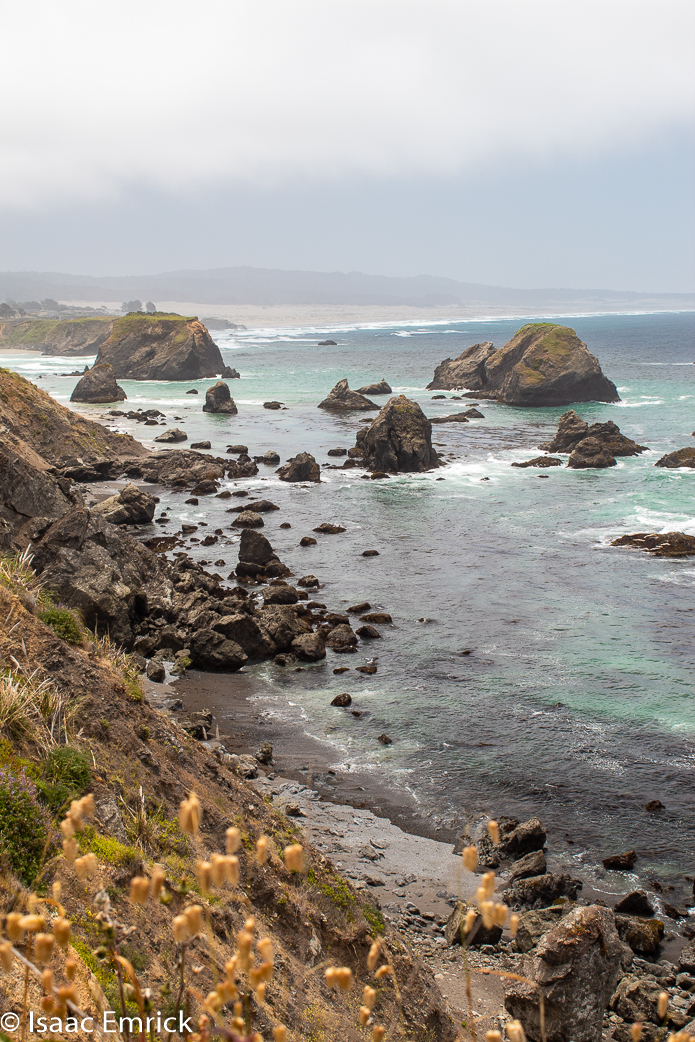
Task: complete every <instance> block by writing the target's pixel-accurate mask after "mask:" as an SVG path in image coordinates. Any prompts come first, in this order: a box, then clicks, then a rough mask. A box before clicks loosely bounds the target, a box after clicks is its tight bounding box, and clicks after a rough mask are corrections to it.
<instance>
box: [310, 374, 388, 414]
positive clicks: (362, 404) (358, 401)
mask: <svg viewBox="0 0 695 1042" xmlns="http://www.w3.org/2000/svg"><path fill="white" fill-rule="evenodd" d="M379 393H381V392H379ZM386 393H387V394H388V392H386ZM319 409H331V410H334V411H336V412H341V411H342V412H345V411H347V410H349V409H378V405H375V404H374V402H370V401H369V398H365V397H364V395H363V394H360V392H359V391H351V390H350V388H349V387H348V382H347V380H338V383H337V384H336V385H335V387H334V388H333V390H332V391H331V392H330V393H329V395H328V397H327V398H324V399H323V401H322V402H319Z"/></svg>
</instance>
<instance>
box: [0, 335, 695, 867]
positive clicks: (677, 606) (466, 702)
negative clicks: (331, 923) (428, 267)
mask: <svg viewBox="0 0 695 1042" xmlns="http://www.w3.org/2000/svg"><path fill="white" fill-rule="evenodd" d="M563 321H564V322H565V324H567V325H571V326H573V328H575V329H576V330H577V332H578V334H579V335H580V337H581V338H582V339H583V340H584V341H585V342H586V343H587V345H588V347H589V349H590V350H591V351H592V352H593V353H595V354H596V355H598V357H599V359H600V362H601V365H602V367H603V370H604V372H605V373H606V374H607V375H608V376H609V377H610V378H611V379H613V380H614V381H615V383H616V384H617V386H618V389H619V393H620V396H621V399H622V401H621V402H620V403H619V404H616V405H600V404H591V405H586V406H578V407H577V411H578V412H579V414H580V415H581V416H583V417H584V418H585V419H587V420H588V421H589V422H592V421H594V420H607V419H611V420H614V421H615V422H616V423H617V424H618V425H619V427H620V429H621V430H622V431H623V432H624V433H625V434H627V435H628V436H630V437H632V438H635V439H636V440H637V441H638V442H640V443H641V444H645V445H648V446H649V451H648V452H645V453H644V454H643V455H642V456H641V457H639V458H635V459H624V460H620V461H619V464H618V466H617V467H615V468H612V469H610V470H605V471H593V472H592V471H585V472H573V471H568V470H566V469H564V468H562V469H560V468H558V469H554V470H550V471H546V472H545V473H546V474H547V475H548V476H547V479H543V480H541V479H540V478H539V475H538V472H537V471H535V470H532V469H528V470H519V469H515V468H512V467H511V466H510V464H511V462H512V461H514V460H523V459H528V458H530V456H532V455H535V454H537V453H536V449H537V446H538V444H539V443H540V442H542V441H545V440H548V439H549V438H550V437H551V436H552V432H553V430H554V428H555V426H556V423H557V418H558V416H559V415H560V414H561V413H562V412H563V411H564V410H563V409H556V408H549V409H532V410H522V409H515V408H510V407H507V406H500V405H495V404H493V403H488V402H483V403H481V411H482V412H483V413H484V415H485V418H484V419H482V420H477V421H474V422H472V423H470V424H466V425H458V424H455V425H441V426H437V427H435V428H434V434H433V437H434V441H435V442H436V443H441V444H440V445H439V446H438V447H439V450H440V452H444V453H452V454H453V456H454V457H455V458H454V459H452V460H451V461H450V462H447V464H446V466H445V467H444V468H442V469H441V470H439V471H436V472H433V473H431V474H426V475H412V476H407V475H404V476H400V477H397V478H394V479H392V480H389V481H377V482H372V481H365V480H362V479H361V478H360V473H359V472H355V471H348V472H343V471H332V470H326V469H324V470H323V478H324V480H323V481H322V483H321V485H320V486H318V487H312V488H300V487H297V486H287V485H283V484H282V483H280V482H278V481H277V479H276V477H275V474H274V473H273V470H272V469H270V468H268V469H267V473H264V474H260V475H259V476H258V477H257V478H255V479H249V480H248V481H246V482H240V483H239V486H240V487H242V486H246V487H248V488H249V490H250V491H251V492H254V491H262V492H263V494H264V496H267V497H268V498H270V499H273V500H274V501H275V502H277V503H278V504H279V505H280V507H281V510H280V511H278V512H276V513H275V514H274V515H273V516H271V517H269V515H265V517H266V528H265V533H266V534H267V535H268V536H269V538H270V539H271V541H272V543H273V545H274V546H275V547H276V549H277V551H278V553H279V555H280V556H281V558H282V559H284V560H286V561H287V562H288V564H290V566H291V567H292V568H293V570H294V572H295V573H296V574H297V575H302V574H304V573H306V572H312V573H314V574H316V575H318V576H319V577H320V579H321V580H322V583H324V584H325V588H324V589H323V590H322V591H321V595H320V599H322V600H325V601H326V603H328V604H329V605H330V606H331V607H334V608H338V607H340V606H341V605H342V606H345V605H347V604H352V603H354V602H355V601H359V600H364V599H366V600H369V601H370V602H371V603H372V605H373V606H375V607H383V608H384V609H385V610H388V611H389V612H391V614H392V615H393V619H394V626H393V628H392V629H391V628H389V627H382V628H381V629H382V632H383V639H382V640H381V641H377V642H375V643H374V644H372V645H370V646H369V647H367V648H366V650H365V651H364V652H362V651H361V652H360V653H359V654H357V655H353V656H335V655H332V654H331V653H329V658H328V660H327V661H326V663H323V664H318V665H316V666H312V667H310V668H308V669H307V670H306V671H305V672H304V673H298V674H295V673H293V672H291V671H283V670H282V669H281V668H279V667H276V666H275V665H273V664H262V665H260V666H256V667H253V670H254V671H255V672H257V673H258V674H259V675H261V676H263V677H264V678H266V679H267V680H268V681H269V683H270V685H271V688H270V690H271V691H272V694H271V695H269V696H267V697H266V698H264V706H263V708H264V710H265V712H266V713H267V714H268V715H269V716H270V717H272V716H273V715H277V714H279V715H281V716H282V717H283V719H285V720H287V719H289V720H293V721H295V722H296V726H297V727H301V728H303V729H305V730H307V731H309V732H310V733H311V734H313V735H316V736H317V737H320V738H324V739H329V740H330V741H331V742H332V743H333V745H334V747H335V760H336V764H341V765H343V766H344V765H346V764H348V763H349V764H350V765H351V767H352V769H354V768H356V767H358V768H362V769H365V770H369V771H374V772H378V774H379V776H380V777H383V778H385V779H387V780H390V781H392V782H394V783H395V784H398V785H402V786H406V787H407V788H408V789H409V790H410V791H411V792H412V793H414V794H415V796H416V797H417V799H418V800H419V801H420V803H421V806H422V808H423V810H424V811H426V812H427V813H429V814H430V815H431V816H432V817H433V818H435V819H438V820H440V821H441V822H442V823H443V824H452V825H453V824H456V825H459V824H461V823H462V822H463V821H464V820H469V819H470V818H475V817H476V815H477V814H479V813H483V812H492V813H494V814H503V813H508V814H514V815H516V816H521V815H528V814H530V813H538V814H539V816H540V817H541V818H542V819H543V820H544V821H545V822H547V823H548V824H549V825H550V826H551V828H552V831H553V845H554V849H559V850H562V851H564V852H565V855H564V856H566V858H567V859H568V860H574V861H576V860H583V861H584V862H585V863H586V864H587V865H594V864H595V863H596V861H597V859H599V858H600V857H601V856H605V855H606V854H607V853H612V852H615V851H616V850H618V849H627V848H629V847H633V846H634V847H635V849H636V850H637V851H638V854H639V855H640V861H639V862H638V866H637V867H638V869H639V870H640V872H641V873H642V874H647V875H649V873H651V874H652V875H654V874H660V875H663V874H669V873H675V872H678V871H688V870H690V869H691V852H692V850H693V846H694V841H695V784H694V777H695V776H694V768H695V755H694V754H695V697H694V696H693V679H692V678H693V665H694V660H695V647H694V643H693V626H694V624H695V597H694V594H695V561H694V560H680V561H678V560H676V561H673V560H658V559H651V558H650V557H648V556H647V555H645V554H640V553H638V552H636V551H632V550H628V549H617V548H614V547H611V546H610V541H611V539H614V538H615V537H616V536H618V535H620V534H622V533H625V532H631V531H640V530H642V531H643V530H652V531H653V530H655V531H668V530H672V529H680V530H682V531H686V532H690V533H692V534H695V504H694V502H693V489H694V485H693V483H694V482H695V472H692V471H666V470H661V469H655V468H654V462H655V461H656V460H657V459H658V458H659V457H660V456H661V455H662V454H663V453H664V452H667V451H670V450H672V449H675V448H681V447H683V446H685V445H690V444H692V443H693V438H692V432H693V431H694V430H695V409H694V408H693V403H694V401H695V366H693V364H692V363H693V360H695V338H694V335H693V334H694V333H695V316H694V315H693V314H661V315H622V316H621V315H610V316H591V317H577V318H572V319H570V318H565V319H564V320H563ZM522 324H523V321H522V320H518V319H517V320H493V321H476V322H466V323H457V324H451V325H448V324H438V325H431V326H426V325H421V326H417V325H412V324H411V325H404V326H400V327H388V328H369V329H356V328H354V327H351V328H342V329H341V328H335V329H333V330H329V329H326V328H322V329H320V330H295V331H291V332H289V333H288V332H287V331H282V330H276V331H253V330H252V331H248V332H247V333H243V334H240V335H231V334H229V335H227V334H225V335H223V336H219V337H217V338H216V339H217V340H218V343H219V344H220V347H221V349H222V353H223V355H224V356H225V361H226V362H228V363H229V364H231V365H234V366H235V367H236V368H237V369H238V370H239V371H240V373H241V374H242V379H241V380H239V381H233V382H232V383H231V388H232V393H233V395H234V398H235V400H236V402H237V404H238V406H239V415H238V416H237V417H233V418H225V417H215V416H207V415H204V414H203V413H202V412H201V411H200V410H201V407H202V404H203V398H202V395H203V393H204V389H205V387H206V386H208V385H209V383H210V381H203V382H201V383H199V384H190V385H189V384H186V385H185V386H183V385H174V384H156V383H139V384H135V383H130V382H127V381H125V382H123V386H124V388H125V390H126V392H127V393H128V397H129V403H128V404H129V405H131V406H132V407H137V406H140V405H142V406H143V407H147V406H149V405H156V406H157V407H159V408H162V409H163V410H164V411H165V412H166V414H167V421H168V422H170V423H171V425H172V426H173V425H183V426H185V428H186V430H187V431H188V433H189V438H190V440H191V441H196V440H199V439H203V438H209V439H210V440H211V441H212V450H213V452H217V453H223V452H224V449H225V447H226V445H227V444H228V443H229V442H239V441H242V442H244V443H246V444H247V445H249V448H250V450H251V452H252V454H260V453H262V452H265V451H266V450H267V449H269V448H274V449H277V450H278V451H279V452H280V454H281V456H282V457H283V459H284V458H287V457H289V456H290V455H294V454H295V453H296V452H299V451H302V450H307V451H310V452H312V453H313V454H314V455H315V456H316V458H317V460H318V461H319V462H320V463H321V465H322V467H324V468H325V465H326V464H327V463H330V462H331V459H330V457H327V456H326V450H327V449H329V448H331V447H334V446H339V445H342V446H344V447H349V446H351V445H352V444H354V437H355V433H356V431H357V430H358V429H359V428H360V427H361V426H363V425H364V422H365V421H364V417H360V416H359V415H354V416H352V417H350V418H345V417H343V418H341V417H334V416H331V415H328V414H326V413H325V412H324V411H323V410H319V409H317V408H316V404H317V403H318V402H319V401H320V400H321V398H323V397H324V396H325V394H326V393H327V392H328V390H330V388H331V387H332V386H333V384H334V383H335V382H336V381H337V380H338V379H340V378H341V377H343V376H347V377H348V379H349V382H350V385H351V386H352V387H358V386H360V385H361V384H362V383H366V382H372V381H374V380H377V379H379V378H380V377H382V376H384V377H386V379H387V380H388V381H389V383H390V384H391V386H392V387H393V388H394V391H396V392H403V393H405V394H407V395H408V396H409V397H412V398H415V399H416V400H418V401H419V402H420V403H421V404H422V405H423V408H425V411H426V412H427V414H428V415H430V416H433V415H436V414H437V413H438V412H439V413H441V412H443V411H445V412H452V411H455V410H456V409H457V408H458V403H456V402H454V403H453V405H452V403H451V402H432V401H431V400H430V399H431V395H432V393H433V392H428V391H426V390H425V384H426V383H427V382H428V381H429V380H431V378H432V374H433V370H434V367H435V365H436V364H438V363H439V362H440V361H441V360H442V359H443V358H445V357H447V356H449V357H455V356H456V355H458V354H459V353H460V352H461V351H462V350H463V349H464V348H465V347H467V346H469V345H470V344H472V343H476V342H479V341H482V340H492V341H493V342H494V343H495V345H496V346H501V345H502V344H503V343H505V341H506V340H507V339H509V337H510V335H511V334H512V333H513V332H514V331H515V330H516V329H517V328H519V326H521V325H522ZM326 336H331V337H332V339H334V340H336V341H338V346H337V347H328V348H319V347H317V346H316V345H317V341H318V340H320V339H324V338H325V337H326ZM4 364H8V360H7V356H6V360H5V362H4ZM9 364H11V365H12V367H13V368H16V369H18V370H19V371H21V372H22V373H24V374H25V375H29V376H38V375H40V374H42V375H43V379H42V380H41V382H40V384H39V386H43V387H44V388H45V389H46V390H48V391H49V392H50V393H53V394H55V396H56V397H58V399H59V400H61V401H64V402H66V403H67V399H68V397H69V393H70V391H71V390H72V387H73V386H74V382H75V380H74V378H71V379H69V380H68V379H66V378H65V377H57V376H56V375H54V374H56V373H58V372H69V371H71V370H73V369H75V368H76V362H75V360H74V359H70V360H67V359H45V358H38V357H35V356H28V355H26V354H25V353H17V354H15V355H13V356H12V359H11V361H9ZM78 364H79V365H80V366H81V365H83V364H84V360H79V362H78ZM189 386H191V387H192V386H196V387H197V388H198V389H199V390H200V391H201V394H200V395H198V396H197V397H195V396H186V395H185V394H184V393H183V392H184V390H185V389H187V388H188V387H189ZM449 397H450V395H449ZM269 399H278V400H280V401H282V402H284V403H285V404H286V405H287V407H288V408H287V410H286V411H281V412H269V411H267V410H264V409H263V408H262V402H263V401H264V400H269ZM382 401H383V399H382ZM90 411H91V412H92V413H93V412H94V411H95V407H90ZM103 411H104V412H106V411H107V407H105V408H104V410H103ZM174 416H180V417H182V418H183V420H182V421H175V422H174V420H173V417H174ZM120 429H128V430H131V431H132V432H133V433H135V435H136V436H137V437H139V438H141V439H142V440H146V439H148V438H152V437H154V435H156V434H157V433H158V430H157V428H144V427H142V426H141V425H137V424H129V423H126V424H125V425H122V426H121V428H120ZM338 462H341V461H338ZM262 470H266V468H262ZM442 477H443V478H444V479H445V480H444V481H439V480H437V479H438V478H442ZM483 479H488V480H483ZM162 506H167V507H171V508H172V509H171V516H172V517H174V518H175V519H176V520H181V521H187V522H188V521H194V522H195V521H200V520H202V519H205V520H206V521H207V523H208V524H209V526H210V529H213V528H215V527H222V528H224V529H225V531H229V523H230V517H229V515H228V514H226V513H225V512H224V511H225V501H220V500H216V499H209V500H203V501H201V506H200V508H195V507H185V506H184V505H183V503H182V497H181V496H178V497H176V496H175V495H173V494H170V493H164V494H163V496H162ZM284 520H289V521H290V522H291V524H292V529H291V530H281V529H280V528H279V525H280V523H281V522H282V521H284ZM322 521H332V522H340V523H341V524H343V525H345V526H346V528H347V531H346V533H345V534H343V535H340V536H326V537H318V538H319V544H318V545H317V546H316V547H311V548H308V549H300V548H299V546H298V542H299V538H300V537H301V536H302V535H305V534H309V533H310V532H311V530H312V529H313V528H314V527H315V526H316V525H317V524H319V523H320V522H322ZM230 535H231V533H230ZM232 538H234V539H236V536H232ZM371 548H374V549H378V550H379V553H380V556H379V557H376V558H367V559H365V558H362V557H361V552H362V550H363V549H371ZM192 552H194V553H195V556H197V557H198V558H199V559H200V558H203V555H204V553H205V551H204V550H203V549H202V548H200V549H198V550H195V551H192ZM207 553H208V555H210V554H212V555H214V556H213V557H210V556H208V558H204V559H207V560H209V561H210V562H211V563H212V562H213V561H214V560H215V559H217V558H224V559H225V561H226V568H228V569H229V570H231V568H232V567H233V565H234V563H235V561H236V552H235V548H234V547H233V546H226V547H224V546H223V547H222V548H221V549H220V548H219V547H215V548H212V549H209V550H208V551H207ZM226 568H225V569H222V568H220V569H219V570H220V572H221V573H222V572H223V573H224V574H227V570H226ZM423 618H426V619H428V620H429V621H427V622H422V621H418V620H420V619H423ZM466 649H470V650H471V652H472V653H471V654H470V655H468V656H465V657H462V656H461V655H460V652H461V651H462V650H466ZM372 656H373V657H375V658H377V660H378V672H377V674H376V675H375V676H371V677H363V676H361V675H359V674H356V673H355V672H354V669H351V672H350V673H348V674H345V676H343V677H335V676H334V675H333V673H332V669H333V667H334V666H336V665H348V666H350V667H354V665H357V664H360V663H362V662H365V661H367V660H368V659H369V658H371V657H372ZM229 683H230V684H233V683H234V679H233V678H230V680H229ZM343 690H345V691H350V692H351V693H352V695H353V698H354V701H355V705H356V707H357V708H358V709H360V710H363V711H364V712H363V716H362V717H361V718H359V719H355V718H354V717H352V716H351V715H350V714H344V713H343V712H342V711H337V710H335V709H332V708H330V707H329V702H330V700H331V698H332V697H333V696H334V695H335V694H336V693H337V692H338V691H343ZM382 731H386V732H387V733H388V734H389V735H390V737H391V738H392V739H393V745H391V746H389V747H383V746H381V745H380V744H379V743H378V742H377V741H376V736H377V735H379V734H381V733H382ZM655 798H656V799H660V800H661V801H662V802H663V803H664V804H665V807H666V809H665V811H663V812H661V813H660V814H659V815H654V814H649V813H647V812H646V811H645V810H644V804H645V802H646V801H647V800H648V799H655ZM566 836H570V837H571V838H572V839H573V840H574V841H575V845H573V846H570V845H565V844H564V839H565V837H566Z"/></svg>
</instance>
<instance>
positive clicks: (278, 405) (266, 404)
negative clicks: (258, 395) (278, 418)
mask: <svg viewBox="0 0 695 1042" xmlns="http://www.w3.org/2000/svg"><path fill="white" fill-rule="evenodd" d="M263 408H264V409H270V410H271V411H275V412H277V410H278V409H282V408H283V404H282V402H263Z"/></svg>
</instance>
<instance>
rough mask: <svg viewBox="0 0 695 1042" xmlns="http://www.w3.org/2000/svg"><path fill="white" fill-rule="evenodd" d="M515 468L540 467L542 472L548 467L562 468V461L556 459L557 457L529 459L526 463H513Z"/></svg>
mask: <svg viewBox="0 0 695 1042" xmlns="http://www.w3.org/2000/svg"><path fill="white" fill-rule="evenodd" d="M512 466H513V467H522V468H523V467H539V468H540V469H542V470H545V469H547V468H548V467H561V466H562V460H561V459H556V457H555V456H536V457H535V458H534V459H528V460H526V461H525V462H524V463H512Z"/></svg>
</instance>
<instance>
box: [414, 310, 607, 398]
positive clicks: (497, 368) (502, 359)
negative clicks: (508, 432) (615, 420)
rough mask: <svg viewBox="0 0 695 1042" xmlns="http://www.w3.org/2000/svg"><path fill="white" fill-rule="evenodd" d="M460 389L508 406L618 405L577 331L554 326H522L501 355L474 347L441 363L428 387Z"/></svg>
mask: <svg viewBox="0 0 695 1042" xmlns="http://www.w3.org/2000/svg"><path fill="white" fill-rule="evenodd" d="M461 387H468V388H469V389H470V390H471V391H475V392H476V393H480V396H481V397H487V398H494V399H496V400H497V401H499V402H503V403H504V404H506V405H522V406H538V405H569V404H570V403H571V402H587V401H599V402H617V401H620V398H619V395H618V392H617V389H616V387H615V384H613V383H612V382H611V381H610V380H609V379H608V378H607V377H605V376H604V374H603V373H602V371H601V366H600V365H599V362H598V359H597V358H596V357H595V356H594V355H592V354H590V352H589V351H588V350H587V347H586V344H584V343H582V341H581V340H580V339H579V337H578V336H577V334H576V333H575V331H574V330H573V329H570V328H569V327H568V326H560V325H556V324H555V323H552V322H533V323H529V324H528V325H526V326H523V327H522V328H521V329H520V330H518V332H517V333H516V334H515V335H514V336H513V337H512V339H511V340H510V341H509V342H508V343H506V344H505V345H504V347H502V348H500V349H499V350H498V351H496V350H494V348H493V347H492V345H491V344H476V345H475V346H474V347H473V348H468V351H464V352H463V354H462V355H460V356H459V358H457V359H455V361H454V362H451V361H450V360H448V359H447V361H445V362H442V364H441V366H438V367H437V370H436V371H435V378H434V380H433V381H432V383H431V384H428V388H429V389H436V390H454V389H457V388H461Z"/></svg>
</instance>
